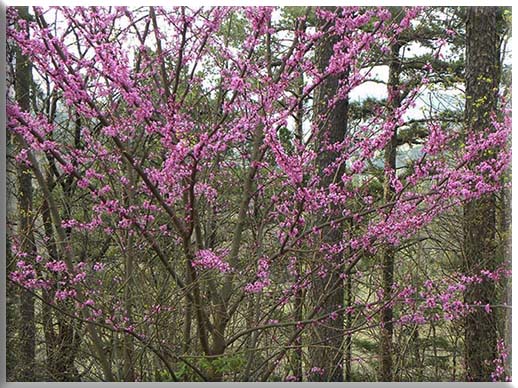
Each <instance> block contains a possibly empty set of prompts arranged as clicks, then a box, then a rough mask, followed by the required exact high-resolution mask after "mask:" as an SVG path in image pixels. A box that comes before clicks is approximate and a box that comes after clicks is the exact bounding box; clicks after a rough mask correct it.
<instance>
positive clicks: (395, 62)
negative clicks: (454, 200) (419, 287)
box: [379, 42, 401, 381]
mask: <svg viewBox="0 0 518 388" xmlns="http://www.w3.org/2000/svg"><path fill="white" fill-rule="evenodd" d="M400 48H401V45H400V44H399V43H398V42H396V43H394V44H393V45H392V47H391V52H390V62H389V79H388V85H387V91H388V105H389V111H390V112H394V111H395V110H396V109H397V108H398V107H399V105H400V103H401V97H400V91H399V86H400V85H399V74H400V72H401V62H400V60H399V49H400ZM396 153H397V127H394V130H393V133H392V136H391V137H390V140H389V141H388V143H387V145H386V146H385V156H384V161H385V163H384V166H385V172H387V171H391V172H392V173H393V174H394V175H395V174H396ZM394 196H395V190H394V188H393V187H392V185H391V184H390V179H389V175H388V174H387V173H385V180H384V182H383V201H384V203H389V202H392V201H393V200H394ZM382 255H383V260H382V271H383V273H382V287H383V305H384V306H385V307H384V308H383V310H382V311H381V337H380V370H379V380H380V381H392V380H393V377H394V376H393V371H392V369H393V368H392V352H393V349H392V348H393V344H392V337H393V333H394V327H393V324H392V320H393V315H394V314H393V309H392V306H391V300H392V284H393V283H394V257H395V250H394V247H392V246H386V247H385V248H384V249H383V253H382Z"/></svg>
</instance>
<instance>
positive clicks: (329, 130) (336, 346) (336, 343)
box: [309, 7, 349, 381]
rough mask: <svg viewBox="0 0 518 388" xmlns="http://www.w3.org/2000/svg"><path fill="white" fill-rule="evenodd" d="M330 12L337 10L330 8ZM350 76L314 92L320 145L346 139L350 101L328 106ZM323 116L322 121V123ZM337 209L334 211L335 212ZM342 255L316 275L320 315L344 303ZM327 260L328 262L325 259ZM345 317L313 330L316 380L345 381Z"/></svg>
mask: <svg viewBox="0 0 518 388" xmlns="http://www.w3.org/2000/svg"><path fill="white" fill-rule="evenodd" d="M331 9H334V7H333V8H331ZM333 45H334V39H333V38H332V37H330V36H329V35H326V36H324V37H323V38H322V40H321V41H320V43H319V44H318V46H317V47H316V52H315V55H316V61H317V66H318V68H319V71H321V72H323V71H325V69H326V67H327V66H328V64H329V60H330V58H331V57H332V55H333ZM346 77H347V71H344V73H342V74H341V75H340V76H331V77H329V78H327V79H326V80H325V81H324V82H323V83H322V84H321V85H320V86H319V87H318V88H317V89H316V91H315V101H314V104H315V106H314V112H315V118H316V120H317V122H319V123H320V128H319V136H318V140H317V141H318V143H319V144H323V143H331V144H332V143H336V142H340V141H342V140H343V139H344V137H345V134H346V131H347V114H348V108H349V104H348V101H347V100H341V101H339V102H337V103H336V105H334V106H333V107H331V108H329V107H328V103H329V101H330V100H331V99H332V98H333V97H334V95H335V94H336V92H337V90H338V87H339V80H340V79H345V78H346ZM321 117H322V120H321ZM336 157H337V154H336V153H335V152H329V151H327V152H322V153H321V155H320V157H319V159H318V163H319V168H320V170H324V169H325V167H327V166H328V165H329V164H330V163H332V162H333V161H334V160H335V159H336ZM339 176H340V174H336V175H332V176H325V175H324V174H322V175H321V185H322V186H323V187H328V186H329V185H330V184H331V183H333V182H334V181H335V179H336V178H337V177H338V179H337V182H335V183H337V184H338V183H341V181H340V178H339ZM334 210H336V209H332V211H334ZM341 238H342V231H341V230H340V229H337V228H332V227H329V228H326V229H324V230H322V239H323V242H325V243H328V244H335V243H338V242H339V241H340V240H341ZM342 260H343V257H342V255H336V256H335V257H334V259H333V260H330V261H329V263H325V266H326V268H325V270H326V271H327V276H326V277H325V278H324V279H322V278H320V277H319V276H318V275H317V274H316V273H315V276H314V278H313V283H312V284H313V287H312V289H313V293H314V295H313V301H314V303H316V304H318V303H320V302H319V300H321V299H322V298H325V296H326V295H328V294H329V295H330V296H329V298H327V300H326V302H325V303H324V304H323V305H322V306H319V307H320V308H321V310H320V311H319V315H325V314H329V313H331V312H333V311H336V310H338V309H340V307H343V304H344V287H343V286H344V285H343V280H342V279H341V278H340V275H341V271H340V268H341V262H342ZM324 261H325V260H324ZM343 334H344V314H343V310H340V311H338V312H337V314H336V315H335V317H334V319H329V320H326V322H324V324H323V325H318V326H316V327H315V328H314V335H313V338H312V345H313V346H312V347H311V348H310V349H309V351H310V357H311V365H313V366H315V367H319V368H322V369H323V374H322V375H320V374H318V373H315V374H312V375H311V377H310V378H311V379H312V380H314V381H343V359H344V357H343V355H344V349H343V339H344V335H343Z"/></svg>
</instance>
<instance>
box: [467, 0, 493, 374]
mask: <svg viewBox="0 0 518 388" xmlns="http://www.w3.org/2000/svg"><path fill="white" fill-rule="evenodd" d="M497 12H498V11H497V8H494V7H470V8H468V10H467V18H466V111H465V122H466V132H467V134H470V133H480V132H484V131H485V130H486V128H488V127H490V126H491V118H490V113H491V112H494V111H495V110H496V101H497V91H498V84H499V78H500V77H499V73H500V70H499V48H498V45H499V43H498V42H499V39H498V32H497V26H496V23H497ZM464 221H465V225H464V254H465V260H464V263H465V272H466V273H467V274H468V275H469V274H479V273H480V271H481V270H483V269H485V270H489V271H493V270H494V269H495V268H496V264H497V263H496V244H495V231H496V220H495V196H494V195H493V194H488V195H484V196H482V197H481V198H479V199H476V200H473V201H471V202H469V203H467V204H466V205H465V206H464ZM495 297H496V290H495V284H494V283H492V282H483V283H480V284H476V283H475V284H472V285H470V286H469V287H468V288H467V289H466V291H465V302H466V303H467V304H469V305H473V304H474V303H475V302H481V306H479V307H475V308H474V309H473V311H472V312H470V313H469V314H468V315H467V317H466V321H465V357H466V359H465V362H466V380H467V381H490V380H491V372H492V371H493V370H494V365H493V364H492V362H491V361H492V360H493V359H494V358H495V357H496V340H497V338H496V336H497V334H496V319H495V318H496V317H495V313H494V312H493V311H492V312H490V313H487V312H486V311H485V309H484V306H485V305H486V304H494V302H495Z"/></svg>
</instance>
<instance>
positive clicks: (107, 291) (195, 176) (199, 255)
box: [7, 7, 511, 381]
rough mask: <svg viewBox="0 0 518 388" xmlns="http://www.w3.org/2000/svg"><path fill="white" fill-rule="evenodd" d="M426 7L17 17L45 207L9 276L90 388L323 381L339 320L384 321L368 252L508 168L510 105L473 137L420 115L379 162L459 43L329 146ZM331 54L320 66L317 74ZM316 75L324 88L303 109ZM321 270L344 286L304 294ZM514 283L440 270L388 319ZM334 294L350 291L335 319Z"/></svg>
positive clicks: (21, 132)
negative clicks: (315, 355)
mask: <svg viewBox="0 0 518 388" xmlns="http://www.w3.org/2000/svg"><path fill="white" fill-rule="evenodd" d="M426 12H428V11H427V10H426V9H424V8H418V7H411V8H404V9H401V10H400V12H399V17H397V18H395V17H393V16H394V15H393V13H391V11H389V10H387V9H385V8H368V7H367V8H364V7H344V8H330V9H327V8H326V9H319V8H307V9H302V8H301V9H291V10H285V9H277V8H270V7H237V8H232V7H221V8H220V7H212V8H211V7H209V8H189V7H169V8H161V7H139V8H126V7H74V8H68V7H50V8H41V7H33V8H31V9H30V10H29V13H28V15H27V17H21V16H20V13H19V11H18V10H17V9H15V8H8V10H7V21H8V27H7V36H8V44H9V47H12V48H13V50H14V49H15V48H16V49H17V50H19V51H20V53H21V56H20V57H17V58H26V59H27V61H28V62H30V64H31V78H32V88H31V91H30V93H31V96H32V97H33V102H32V105H31V107H30V109H29V110H27V109H24V108H22V107H21V106H20V103H19V102H20V101H19V99H18V98H17V96H15V93H14V89H13V88H14V86H13V85H14V84H15V83H16V82H17V80H16V74H14V73H13V74H12V78H13V81H12V82H11V83H10V85H8V86H9V87H8V99H7V130H8V133H9V136H11V139H12V141H13V142H14V143H16V144H17V145H18V146H17V147H16V150H15V151H13V155H12V156H13V158H14V161H15V163H17V164H18V165H21V166H25V167H26V168H27V171H29V173H30V174H31V175H32V176H33V180H34V186H35V191H36V193H37V195H36V196H35V198H34V207H33V211H32V214H31V216H32V220H33V228H34V230H35V231H36V237H35V249H34V250H31V251H29V252H28V251H26V249H24V248H23V247H24V244H23V239H24V235H23V232H20V231H17V230H14V229H13V230H11V231H10V232H9V240H10V244H11V255H12V257H13V260H14V262H15V265H14V268H13V270H12V271H10V272H9V273H8V277H9V279H10V281H11V282H12V283H14V284H16V285H18V286H19V287H22V288H24V289H27V290H29V291H30V292H31V293H33V294H34V295H35V296H36V297H37V298H38V300H39V301H41V304H42V306H46V307H45V309H44V310H45V311H47V313H48V314H49V317H51V318H49V319H50V321H49V322H52V320H54V321H55V322H64V321H62V320H63V319H65V318H66V322H68V323H67V324H68V325H69V326H68V327H70V328H71V330H73V331H74V332H77V333H80V335H81V337H82V342H81V345H80V347H81V348H84V350H83V351H84V352H88V354H89V356H85V355H84V354H83V355H82V356H81V357H82V358H83V359H85V358H86V359H87V363H88V364H89V366H88V367H87V366H85V365H81V366H78V368H79V369H78V371H79V373H83V372H84V371H85V370H86V368H90V369H89V372H88V373H86V374H85V377H84V378H85V379H90V380H107V381H114V380H122V381H125V380H126V381H128V380H130V381H134V380H164V379H165V380H173V381H177V380H201V381H207V380H216V381H217V380H223V379H224V380H237V381H243V380H247V381H267V380H279V379H281V380H288V381H300V380H305V379H311V376H312V375H319V374H321V375H325V373H326V372H327V371H326V369H327V366H324V365H318V364H314V363H312V362H310V361H309V360H310V359H309V358H308V355H309V354H310V353H311V351H312V350H311V349H312V347H313V346H318V343H313V342H312V341H313V338H314V337H312V336H310V335H309V333H311V332H313V331H315V330H317V331H318V328H319V327H320V326H325V325H327V324H329V323H330V322H332V321H334V320H336V319H341V320H343V319H344V317H346V316H347V317H348V319H350V324H348V325H347V328H346V329H345V328H344V330H343V332H342V333H341V335H342V336H344V337H345V336H351V335H353V334H354V335H360V334H361V333H370V332H369V330H373V328H378V327H379V314H380V311H382V310H383V309H384V308H387V305H386V300H387V299H386V298H384V296H383V289H382V288H381V287H380V286H379V279H375V278H376V276H378V275H376V274H378V272H377V271H378V270H379V252H380V250H381V249H383V248H384V247H387V246H391V247H400V246H402V245H404V244H405V243H406V242H408V241H410V240H412V238H413V237H415V235H416V233H418V231H422V230H425V229H426V228H429V227H430V226H431V225H433V224H434V223H436V222H437V220H438V219H439V218H440V217H442V216H443V215H445V214H451V212H452V211H454V210H455V209H457V208H459V207H460V206H462V204H464V203H465V202H466V201H470V200H473V199H476V198H480V197H481V196H484V195H488V194H492V193H496V192H498V191H499V190H501V189H502V187H503V185H505V182H504V181H503V179H502V177H503V175H504V174H505V172H506V169H507V168H508V166H509V164H510V150H509V144H508V143H509V137H510V131H511V119H510V109H509V107H508V104H507V101H506V99H505V95H501V96H499V98H500V101H499V105H498V106H499V108H498V111H495V112H487V114H488V115H491V118H492V119H491V123H492V125H491V126H490V127H488V128H487V129H486V130H485V131H484V132H483V133H478V134H472V135H470V136H465V133H466V131H465V128H464V127H463V126H462V125H455V124H451V125H448V124H445V121H444V120H442V119H441V115H440V114H441V110H443V108H442V107H441V106H439V105H434V104H432V105H431V106H430V107H429V110H428V111H427V112H426V114H425V118H426V119H422V120H421V122H422V123H424V124H423V125H422V131H424V133H425V134H424V135H423V136H421V138H420V141H419V142H418V143H419V144H418V145H419V146H418V147H417V148H415V152H413V153H412V155H411V156H410V157H408V158H407V159H406V160H405V162H404V165H401V164H399V165H398V166H397V168H386V167H385V168H383V167H380V160H382V158H383V156H382V155H383V151H384V150H385V147H386V146H387V143H388V142H389V141H390V139H391V137H392V135H393V133H394V131H395V129H397V128H403V129H404V128H411V127H410V126H409V122H410V121H419V120H416V119H415V115H416V114H415V112H416V111H418V110H419V107H420V104H421V102H420V101H422V97H423V95H425V94H426V93H427V92H428V91H429V90H430V89H431V88H432V86H433V85H435V82H436V78H438V76H439V71H438V70H436V69H435V68H434V64H435V63H436V62H437V61H439V60H441V59H443V60H444V58H445V57H447V56H448V55H449V54H448V50H450V48H449V44H450V43H449V42H450V38H451V39H453V37H455V36H456V34H458V33H460V31H454V30H445V31H444V33H443V37H442V38H441V39H436V40H433V44H432V49H431V50H430V52H429V55H428V58H429V61H427V62H423V63H421V64H419V66H415V67H414V70H413V73H411V76H409V77H407V78H405V77H402V78H401V82H400V83H399V85H398V88H397V90H389V91H388V93H387V94H386V96H385V97H384V100H383V101H382V102H381V103H377V104H375V105H374V107H373V108H372V109H371V110H370V112H369V114H368V115H363V116H362V117H359V118H357V119H356V120H351V122H350V123H349V125H348V126H347V128H343V132H344V133H343V136H342V138H341V139H338V140H336V139H333V138H332V136H327V135H326V130H327V128H328V126H327V122H328V120H329V117H330V112H332V111H333V109H335V108H336V106H337V105H339V104H341V103H343V102H344V101H349V99H350V96H351V95H353V94H354V93H355V92H358V91H359V90H365V89H361V88H365V86H366V85H369V83H368V82H369V81H371V80H372V77H373V72H375V68H376V66H378V65H379V64H380V63H383V58H386V56H387V55H388V53H389V52H390V49H391V47H392V46H393V45H394V44H395V42H398V41H399V40H401V39H403V37H404V36H407V35H408V34H409V33H410V32H411V31H415V30H416V29H418V28H419V26H420V25H422V24H423V23H424V21H423V20H425V19H423V15H424V14H425V13H426ZM325 39H328V40H329V39H331V40H332V42H333V44H332V46H331V47H332V53H331V55H330V58H329V60H328V63H327V66H325V68H321V66H317V63H316V62H317V61H316V56H315V52H316V50H317V49H318V47H320V46H321V45H322V44H323V42H324V40H325ZM329 79H336V80H337V81H336V87H335V94H334V95H333V96H330V97H329V99H328V100H326V101H324V104H325V109H319V110H315V109H314V103H315V99H316V93H317V91H318V90H319V88H321V87H322V85H323V84H324V83H325V82H327V81H328V80H329ZM435 87H436V88H437V86H435ZM396 92H397V93H398V95H399V96H400V97H401V98H400V101H399V102H398V104H397V106H394V104H391V103H390V101H391V99H393V98H395V97H394V93H396ZM439 93H447V91H446V87H442V89H440V91H439ZM322 157H325V158H326V164H325V166H323V165H322V163H319V160H321V158H322ZM382 165H383V162H381V166H382ZM382 180H386V181H387V182H389V185H390V187H391V190H392V191H393V193H394V195H393V199H392V200H390V201H388V202H387V201H385V200H384V199H383V198H384V197H383V193H382V190H380V189H379V183H378V184H376V182H380V181H382ZM330 231H333V232H336V233H337V234H338V236H339V238H337V239H335V240H330V239H329V238H327V237H326V235H327V234H328V233H330ZM336 233H335V234H336ZM430 260H431V258H430ZM331 273H333V274H338V275H339V276H338V279H339V281H340V282H339V283H338V284H328V285H327V286H326V287H325V288H324V290H325V292H324V294H323V295H321V296H320V298H319V299H318V300H311V299H310V298H308V297H307V295H306V291H308V290H311V288H312V284H313V283H314V281H315V279H320V281H324V282H325V281H326V279H335V278H336V277H334V278H333V277H331V276H330V274H331ZM508 275H509V271H508V268H507V267H505V266H502V267H501V268H499V269H498V270H497V271H482V272H481V273H480V274H479V276H475V277H473V276H471V277H468V276H464V275H463V274H462V272H461V271H450V272H449V273H448V274H447V275H440V274H435V278H430V279H426V278H425V279H423V278H421V279H420V280H419V283H420V284H419V286H418V287H417V286H416V285H415V284H413V283H405V281H404V277H403V278H401V279H400V280H399V281H395V282H394V284H393V285H392V296H391V299H390V301H389V304H390V307H391V308H393V309H397V311H398V313H397V314H396V315H395V316H394V324H395V325H396V326H397V327H401V328H405V327H409V326H415V325H423V326H425V325H431V324H432V325H433V324H437V325H438V324H440V323H441V322H446V321H456V320H459V319H460V318H461V317H462V316H463V315H465V314H466V312H467V311H469V309H470V308H472V306H468V305H466V304H465V303H464V302H463V300H462V292H463V290H464V289H465V287H466V286H467V285H468V284H471V283H473V282H499V281H501V280H502V279H503V278H505V277H506V276H508ZM347 280H350V281H353V282H354V284H355V285H356V284H357V285H358V286H357V287H358V289H359V290H360V289H363V291H361V292H360V291H358V293H357V294H356V296H355V298H353V299H351V298H348V300H347V301H346V300H344V301H343V303H340V304H336V305H329V303H328V302H327V300H328V296H329V295H330V294H331V293H332V292H333V290H335V289H336V288H337V287H343V285H344V283H343V282H345V281H347ZM362 284H367V286H365V287H364V286H362ZM38 303H40V302H38ZM323 306H325V308H323ZM484 308H485V309H487V310H488V311H490V310H491V308H492V307H491V306H490V305H487V306H484ZM47 324H48V325H49V326H52V324H51V323H47ZM52 330H53V329H52ZM499 346H503V345H499ZM107 349H111V350H109V351H108V350H107ZM296 357H299V358H298V359H299V360H300V361H299V362H300V365H301V366H300V367H299V368H296V367H293V360H294V359H295V358H296ZM488 361H489V362H493V360H488ZM357 362H359V363H361V360H359V359H358V360H357ZM139 363H140V364H142V363H145V364H146V363H147V365H150V366H149V367H148V368H147V369H145V370H143V369H142V367H139ZM495 363H496V364H498V366H499V367H500V368H501V364H502V363H503V361H501V359H499V360H496V361H495ZM496 364H495V365H496ZM499 371H500V369H499ZM500 372H501V371H500ZM496 373H498V371H497V372H496ZM500 375H501V374H500ZM500 375H498V376H500Z"/></svg>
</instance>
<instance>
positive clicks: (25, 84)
mask: <svg viewBox="0 0 518 388" xmlns="http://www.w3.org/2000/svg"><path fill="white" fill-rule="evenodd" d="M18 12H19V15H20V18H21V19H24V20H28V19H29V13H28V9H27V7H19V8H18ZM31 83H32V75H31V65H30V62H29V59H28V58H27V56H26V55H23V54H22V52H21V50H20V49H17V50H16V88H15V89H16V101H17V103H18V105H19V106H20V108H21V109H22V110H23V111H25V112H29V111H30V108H31V107H30V103H31V100H30V98H31V97H30V88H31ZM17 177H18V220H19V224H18V234H19V236H20V240H21V241H20V248H21V250H22V251H23V252H26V253H27V254H28V256H27V259H28V261H29V262H31V261H32V260H33V259H34V257H35V256H36V245H35V241H34V232H33V212H32V176H31V169H30V167H28V166H27V165H26V164H25V163H23V162H22V163H19V164H18V167H17ZM18 335H19V338H20V360H19V361H18V362H19V365H20V375H19V380H20V381H34V379H35V352H36V326H35V321H34V296H33V295H32V294H31V293H30V292H28V291H25V290H22V291H21V293H20V322H19V334H18Z"/></svg>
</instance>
